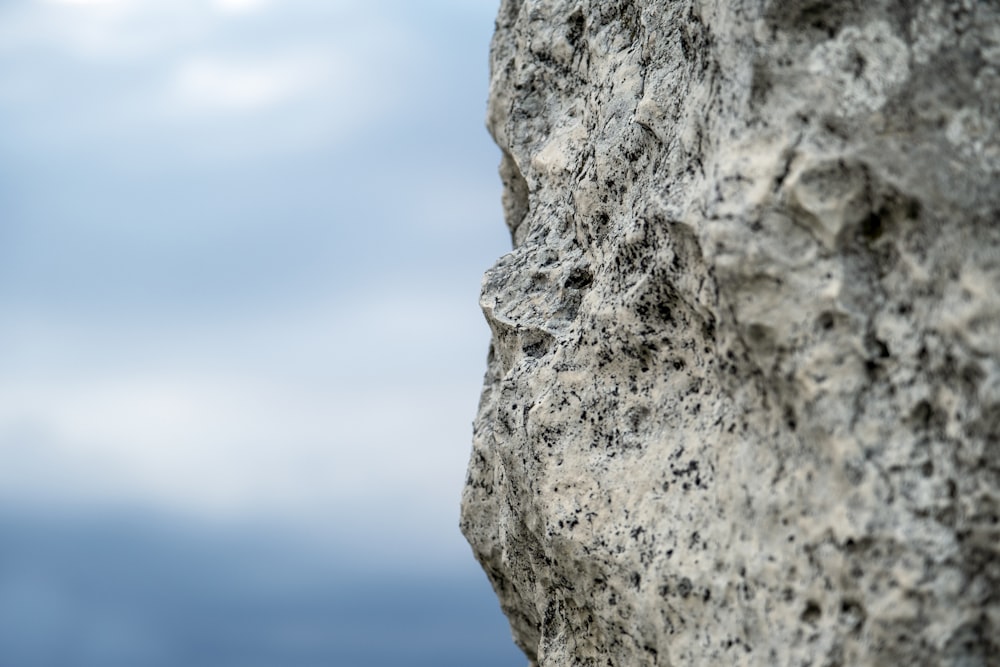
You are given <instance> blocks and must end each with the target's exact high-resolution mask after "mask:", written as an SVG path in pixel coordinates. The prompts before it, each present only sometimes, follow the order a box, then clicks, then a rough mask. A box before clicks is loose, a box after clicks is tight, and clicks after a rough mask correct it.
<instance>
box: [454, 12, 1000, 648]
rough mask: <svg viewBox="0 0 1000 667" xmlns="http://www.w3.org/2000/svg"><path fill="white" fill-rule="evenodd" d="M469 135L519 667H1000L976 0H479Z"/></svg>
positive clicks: (485, 496) (491, 427)
mask: <svg viewBox="0 0 1000 667" xmlns="http://www.w3.org/2000/svg"><path fill="white" fill-rule="evenodd" d="M488 124H489V128H490V130H491V131H492V133H493V136H494V137H495V139H496V141H497V143H498V144H499V146H500V147H501V148H502V150H503V154H504V157H503V162H502V164H501V168H500V173H501V177H502V179H503V182H504V185H505V193H504V199H503V206H504V209H505V212H506V218H507V223H508V225H509V227H510V230H511V234H512V237H513V241H514V249H513V251H512V252H511V253H509V254H508V255H505V256H504V257H502V258H501V259H500V260H499V261H498V262H497V264H496V265H495V266H494V267H493V268H492V269H490V270H489V272H488V273H487V274H486V277H485V279H484V283H483V292H482V307H483V310H484V311H485V313H486V317H487V319H488V321H489V324H490V326H491V328H492V331H493V343H492V348H491V353H490V358H489V366H488V370H487V373H486V380H485V386H484V390H483V395H482V401H481V404H480V409H479V415H478V417H477V419H476V423H475V435H474V449H473V454H472V460H471V463H470V467H469V474H468V480H467V485H466V489H465V493H464V497H463V513H462V528H463V531H464V532H465V535H466V536H467V537H468V539H469V541H470V543H471V544H472V546H473V550H474V552H475V554H476V556H477V558H478V559H479V560H480V562H481V563H482V565H483V567H484V569H485V570H486V572H487V574H488V576H489V577H490V579H491V580H492V583H493V585H494V588H495V590H496V592H497V595H498V596H499V598H500V602H501V604H502V607H503V609H504V611H505V613H506V614H507V616H508V617H509V619H510V622H511V627H512V629H513V632H514V637H515V640H516V641H517V643H518V644H519V645H520V646H521V648H522V649H523V650H524V651H525V653H526V654H527V655H528V657H529V658H530V659H531V661H532V662H533V663H534V664H537V665H540V666H543V667H562V666H569V665H574V666H580V665H586V666H598V665H600V666H605V665H613V666H616V667H631V666H636V665H659V666H666V665H796V666H799V665H815V666H816V667H820V666H828V667H834V666H839V665H843V666H845V667H846V666H852V665H899V664H903V665H962V666H966V667H973V666H984V667H985V666H987V665H1000V645H998V637H1000V442H998V441H1000V127H998V126H1000V5H998V4H997V3H994V2H986V1H983V2H973V1H969V0H963V1H958V0H956V1H945V0H864V1H862V0H845V1H843V2H819V1H816V0H771V1H767V0H733V1H723V0H715V1H712V0H702V1H699V0H503V2H502V6H501V8H500V12H499V16H498V19H497V32H496V36H495V38H494V42H493V46H492V87H491V100H490V106H489V119H488Z"/></svg>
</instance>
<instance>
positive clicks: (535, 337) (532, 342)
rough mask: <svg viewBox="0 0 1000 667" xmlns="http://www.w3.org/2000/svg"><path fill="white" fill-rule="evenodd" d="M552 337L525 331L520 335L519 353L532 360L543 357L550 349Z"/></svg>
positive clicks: (539, 332) (538, 332)
mask: <svg viewBox="0 0 1000 667" xmlns="http://www.w3.org/2000/svg"><path fill="white" fill-rule="evenodd" d="M552 340H553V339H552V336H550V335H549V334H547V333H544V332H541V331H527V332H524V333H522V334H521V352H523V353H524V356H526V357H530V358H532V359H537V358H539V357H544V356H545V355H546V354H548V352H549V349H550V348H551V347H552Z"/></svg>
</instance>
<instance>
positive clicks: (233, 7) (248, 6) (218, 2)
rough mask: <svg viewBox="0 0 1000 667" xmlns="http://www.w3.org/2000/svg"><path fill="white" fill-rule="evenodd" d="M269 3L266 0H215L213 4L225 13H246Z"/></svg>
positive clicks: (260, 8)
mask: <svg viewBox="0 0 1000 667" xmlns="http://www.w3.org/2000/svg"><path fill="white" fill-rule="evenodd" d="M268 4H270V3H269V2H268V0H215V2H214V5H215V7H216V9H218V10H219V11H220V12H223V13H226V14H248V13H252V12H257V11H260V10H262V9H264V8H266V7H267V6H268Z"/></svg>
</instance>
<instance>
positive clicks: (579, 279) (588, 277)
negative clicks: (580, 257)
mask: <svg viewBox="0 0 1000 667" xmlns="http://www.w3.org/2000/svg"><path fill="white" fill-rule="evenodd" d="M593 284H594V274H592V273H591V272H590V271H589V270H588V269H586V268H582V267H577V268H575V269H573V270H572V271H570V272H569V275H568V276H566V281H565V282H564V283H563V287H565V288H566V289H573V290H583V289H587V288H588V287H590V286H591V285H593Z"/></svg>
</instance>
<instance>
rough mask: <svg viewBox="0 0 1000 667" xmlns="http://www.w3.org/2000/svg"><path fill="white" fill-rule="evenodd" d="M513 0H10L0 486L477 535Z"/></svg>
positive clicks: (431, 541)
mask: <svg viewBox="0 0 1000 667" xmlns="http://www.w3.org/2000/svg"><path fill="white" fill-rule="evenodd" d="M496 4H497V3H496V1H495V0H450V1H446V0H434V1H431V0H423V1H421V2H412V1H411V0H398V1H393V0H379V1H372V0H369V1H363V0H358V1H352V0H281V2H278V1H277V0H275V1H274V2H269V1H267V0H47V1H43V0H4V1H2V2H0V128H2V129H0V312H2V313H3V317H2V318H0V461H2V463H0V501H2V502H3V503H5V504H6V505H7V507H13V508H15V509H16V510H17V511H22V512H31V511H35V510H37V509H39V508H43V509H47V510H51V509H57V510H60V511H62V510H66V509H71V510H72V511H78V512H83V513H88V512H90V513H94V512H97V513H99V512H110V511H117V510H120V509H122V508H128V509H132V510H142V511H150V512H157V513H164V514H169V515H171V516H177V517H188V518H190V519H191V520H192V521H194V520H197V521H210V522H236V523H239V522H243V523H245V522H274V523H280V524H282V525H286V526H287V525H295V526H300V527H301V528H303V529H304V530H306V531H311V532H313V533H314V534H316V535H320V536H323V535H325V536H333V537H335V538H336V539H338V540H342V541H344V543H345V544H350V545H351V548H353V549H361V550H368V551H370V552H371V556H372V558H376V559H388V560H393V559H397V560H412V561H414V562H420V563H425V564H427V565H428V566H432V567H440V566H442V565H444V566H449V564H451V563H455V562H466V561H467V559H469V558H470V555H469V552H468V549H467V547H466V546H465V545H464V543H463V542H462V540H461V538H460V536H459V534H458V531H457V527H456V525H457V521H458V503H459V497H460V493H461V485H462V481H463V477H464V469H465V465H466V459H467V456H468V452H469V440H470V437H471V436H470V433H471V428H470V422H471V420H472V418H473V416H474V413H475V407H476V403H477V400H478V392H479V388H480V380H481V377H482V372H483V370H484V368H485V355H486V350H487V344H488V339H489V333H488V329H487V327H486V325H485V324H484V323H483V320H482V316H481V315H480V313H479V310H478V305H477V296H478V290H479V280H480V276H481V274H482V272H483V271H484V270H485V269H486V268H487V267H488V266H489V265H490V264H491V263H492V262H493V261H494V260H495V258H496V257H498V256H499V255H500V254H502V253H504V252H506V251H507V250H508V248H509V238H508V236H507V233H506V230H505V229H504V226H503V222H502V219H501V213H500V204H499V181H498V179H497V177H496V169H495V167H496V163H497V161H498V151H497V150H496V148H495V147H494V146H493V144H492V142H491V140H490V139H489V137H488V135H487V133H486V131H485V130H484V129H483V120H482V119H483V116H484V109H485V100H486V94H487V85H488V73H487V57H488V45H489V37H490V33H491V31H492V24H493V16H494V13H495V11H496V6H495V5H496ZM400 549H402V550H404V551H403V552H402V553H401V552H400Z"/></svg>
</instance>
